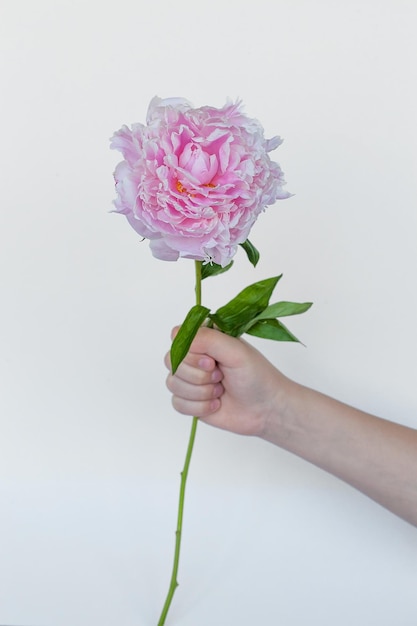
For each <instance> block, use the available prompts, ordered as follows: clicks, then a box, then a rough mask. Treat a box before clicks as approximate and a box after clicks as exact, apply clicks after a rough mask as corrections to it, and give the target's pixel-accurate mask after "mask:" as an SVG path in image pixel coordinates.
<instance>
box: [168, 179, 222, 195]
mask: <svg viewBox="0 0 417 626" xmlns="http://www.w3.org/2000/svg"><path fill="white" fill-rule="evenodd" d="M175 186H176V188H177V191H179V192H180V193H186V194H188V195H189V196H190V197H191V198H194V196H195V194H194V193H190V192H189V191H188V189H187V188H186V187H184V185H183V184H182V183H181V182H180V181H179V180H177V182H176V183H175ZM201 186H202V187H210V189H214V187H215V186H216V185H214V184H213V183H204V185H201Z"/></svg>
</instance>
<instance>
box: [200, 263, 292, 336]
mask: <svg viewBox="0 0 417 626" xmlns="http://www.w3.org/2000/svg"><path fill="white" fill-rule="evenodd" d="M281 276H282V274H281V275H280V276H274V277H273V278H267V279H265V280H261V281H259V282H257V283H254V284H253V285H249V287H246V288H245V289H244V290H243V291H241V292H240V293H239V294H238V295H237V296H236V297H235V298H233V300H230V302H228V303H227V304H225V306H222V307H221V308H220V309H218V310H217V311H216V312H215V313H212V314H210V315H209V317H210V319H211V320H212V321H213V322H214V323H215V324H216V326H218V328H220V330H222V331H223V332H225V333H227V334H228V335H232V336H233V337H239V335H241V334H242V333H243V332H244V331H245V329H246V327H247V325H248V323H249V322H251V321H252V320H253V319H254V318H255V317H256V316H257V315H259V314H260V313H261V312H262V311H263V310H264V309H265V308H266V307H267V306H268V302H269V298H270V297H271V295H272V292H273V290H274V288H275V285H276V284H277V282H278V281H279V279H280V278H281Z"/></svg>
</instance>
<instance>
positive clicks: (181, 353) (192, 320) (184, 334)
mask: <svg viewBox="0 0 417 626" xmlns="http://www.w3.org/2000/svg"><path fill="white" fill-rule="evenodd" d="M208 313H210V309H207V307H205V306H201V304H195V305H194V306H193V307H192V308H191V309H190V310H189V312H188V313H187V316H186V318H185V320H184V322H183V323H182V325H181V327H180V329H179V331H178V334H177V335H176V337H175V338H174V341H173V342H172V345H171V367H172V373H173V374H175V372H176V371H177V368H178V366H179V364H180V363H181V361H182V360H183V359H184V357H185V356H186V355H187V352H188V350H189V349H190V346H191V343H192V341H193V339H194V337H195V336H196V334H197V331H198V329H199V328H200V326H201V325H202V323H203V322H204V320H205V319H206V317H207V315H208Z"/></svg>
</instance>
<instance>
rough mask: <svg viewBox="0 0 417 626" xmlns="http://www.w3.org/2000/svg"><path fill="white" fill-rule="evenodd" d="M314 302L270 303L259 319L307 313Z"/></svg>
mask: <svg viewBox="0 0 417 626" xmlns="http://www.w3.org/2000/svg"><path fill="white" fill-rule="evenodd" d="M312 304H313V303H312V302H276V303H275V304H270V305H269V306H267V307H266V309H264V310H263V311H262V313H260V314H259V315H258V316H257V318H256V319H257V320H266V319H272V318H274V317H285V316H288V315H299V314H300V313H305V312H306V311H308V309H309V308H310V307H311V306H312Z"/></svg>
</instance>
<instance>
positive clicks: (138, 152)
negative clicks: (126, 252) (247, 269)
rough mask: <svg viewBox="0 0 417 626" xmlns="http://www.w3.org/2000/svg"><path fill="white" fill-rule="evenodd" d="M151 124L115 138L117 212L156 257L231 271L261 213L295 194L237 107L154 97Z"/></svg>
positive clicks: (256, 127)
mask: <svg viewBox="0 0 417 626" xmlns="http://www.w3.org/2000/svg"><path fill="white" fill-rule="evenodd" d="M146 121H147V125H146V126H145V125H143V124H133V126H132V128H131V129H129V128H128V127H127V126H123V127H122V128H121V129H120V130H119V131H118V132H116V133H115V134H114V135H113V137H112V139H111V148H113V149H116V150H120V152H121V153H122V154H123V157H124V161H122V162H121V163H119V164H118V165H117V167H116V170H115V173H114V177H115V181H116V192H117V197H116V200H115V201H114V205H115V207H116V211H117V212H118V213H122V214H123V215H125V216H126V217H127V219H128V221H129V223H130V224H131V226H133V228H134V229H135V230H136V231H137V232H138V233H139V234H140V235H142V237H145V238H147V239H149V240H150V246H151V250H152V253H153V255H154V256H155V257H157V258H159V259H163V260H166V261H176V260H177V259H178V258H179V257H186V258H189V259H195V260H199V261H205V262H211V261H214V262H215V263H218V264H219V265H222V266H223V267H224V266H226V265H227V264H228V263H229V262H230V260H231V258H232V257H233V256H234V254H235V252H236V248H237V246H238V244H240V243H244V242H245V241H246V239H247V237H248V234H249V231H250V229H251V227H252V226H253V224H254V222H255V221H256V219H257V217H258V215H259V213H260V212H261V211H263V210H264V209H265V207H266V206H268V205H270V204H273V203H274V202H275V201H276V200H278V199H283V198H288V197H289V196H290V195H291V194H289V193H288V192H287V191H284V190H283V185H284V184H285V181H284V178H283V174H282V171H281V169H280V167H279V165H278V164H277V163H275V162H273V161H271V159H270V158H269V156H268V152H270V151H271V150H274V149H275V148H277V147H278V146H279V145H280V144H281V139H280V138H279V137H274V138H273V139H270V140H266V139H265V138H264V133H263V128H262V126H261V125H260V123H259V122H258V121H257V120H254V119H251V118H249V117H247V116H246V115H244V114H243V113H242V112H241V107H240V103H239V102H238V103H236V104H233V103H230V102H228V103H227V104H226V105H225V106H224V107H223V108H221V109H217V108H214V107H209V106H204V107H201V108H199V109H195V108H192V106H191V104H190V103H189V102H188V101H187V100H184V99H183V98H168V99H164V100H161V99H160V98H157V97H155V98H153V100H152V101H151V103H150V105H149V109H148V114H147V120H146Z"/></svg>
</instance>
